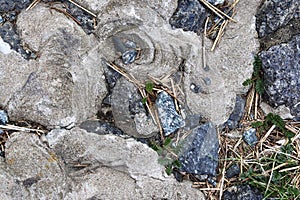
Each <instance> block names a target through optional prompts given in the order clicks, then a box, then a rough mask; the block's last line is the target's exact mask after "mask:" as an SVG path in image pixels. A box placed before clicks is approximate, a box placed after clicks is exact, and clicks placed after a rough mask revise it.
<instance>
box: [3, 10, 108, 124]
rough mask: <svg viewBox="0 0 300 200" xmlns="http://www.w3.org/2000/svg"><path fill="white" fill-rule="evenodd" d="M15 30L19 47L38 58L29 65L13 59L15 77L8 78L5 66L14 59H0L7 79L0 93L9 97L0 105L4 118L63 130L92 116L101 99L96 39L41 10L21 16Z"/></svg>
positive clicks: (102, 89)
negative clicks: (21, 44) (30, 50)
mask: <svg viewBox="0 0 300 200" xmlns="http://www.w3.org/2000/svg"><path fill="white" fill-rule="evenodd" d="M29 22H30V23H29ZM17 27H18V29H19V32H20V35H21V37H22V39H23V40H24V42H26V43H27V44H29V45H30V47H31V48H33V49H34V50H36V51H38V52H39V58H38V59H37V60H36V61H30V62H28V61H24V60H21V58H19V60H20V63H18V62H17V63H16V62H15V61H14V63H13V64H14V65H15V66H14V68H16V69H18V71H15V70H14V71H13V72H11V73H10V72H9V70H11V65H12V64H10V65H9V62H12V61H13V60H16V59H18V57H19V56H18V55H15V53H13V52H12V53H10V54H8V55H6V56H7V57H8V58H9V57H10V60H8V58H4V61H5V62H4V64H3V63H1V68H2V69H3V70H4V71H5V70H6V71H7V74H11V76H10V77H8V78H4V80H3V79H1V86H2V87H5V89H4V88H3V90H4V91H6V93H7V97H11V98H10V99H9V102H8V103H7V101H8V100H7V99H4V101H3V102H1V104H3V105H6V106H7V108H8V113H9V116H10V118H11V119H12V120H20V119H26V120H30V121H34V122H37V123H40V124H43V125H45V126H48V127H56V126H60V127H67V126H73V125H74V123H78V122H81V121H83V120H86V118H88V117H91V116H93V115H94V114H95V113H96V112H97V108H98V106H99V105H100V103H101V101H102V99H103V98H104V95H105V93H106V87H105V82H104V80H103V79H102V78H101V76H102V69H101V68H100V67H99V63H100V58H99V57H98V56H97V55H98V52H97V51H98V50H97V49H95V48H94V44H95V43H96V42H97V41H96V38H95V37H94V36H92V35H90V36H87V35H86V34H85V33H84V32H83V30H82V29H81V28H80V27H79V26H78V25H76V24H75V23H74V22H73V21H71V20H69V19H68V18H66V17H65V16H64V15H62V14H60V13H58V12H51V11H50V10H49V9H48V8H45V7H43V6H37V7H36V8H34V9H32V10H30V11H23V12H22V13H21V14H20V15H19V16H18V21H17ZM1 56H2V55H1ZM22 66H23V67H22ZM22 68H23V70H21V69H22ZM19 69H20V71H19ZM16 77H21V79H19V78H16ZM13 78H14V79H13ZM12 79H13V80H12ZM16 79H18V80H20V81H17V82H16V81H15V80H16ZM9 80H10V81H11V82H13V83H12V85H10V83H11V82H10V83H9V82H8V81H9ZM4 81H5V82H4ZM2 82H3V83H2ZM4 96H5V95H4ZM2 98H3V97H2Z"/></svg>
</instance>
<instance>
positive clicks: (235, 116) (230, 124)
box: [224, 95, 245, 130]
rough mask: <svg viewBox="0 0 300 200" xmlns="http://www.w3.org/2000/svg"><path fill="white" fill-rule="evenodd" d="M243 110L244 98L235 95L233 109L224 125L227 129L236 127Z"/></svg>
mask: <svg viewBox="0 0 300 200" xmlns="http://www.w3.org/2000/svg"><path fill="white" fill-rule="evenodd" d="M244 111H245V100H244V99H243V98H242V97H241V96H240V95H237V96H236V100H235V106H234V110H233V112H232V113H231V115H230V116H229V119H228V120H227V122H225V124H224V126H225V127H227V128H229V129H231V130H232V129H235V128H237V127H238V124H239V122H240V120H241V119H242V117H243V114H244Z"/></svg>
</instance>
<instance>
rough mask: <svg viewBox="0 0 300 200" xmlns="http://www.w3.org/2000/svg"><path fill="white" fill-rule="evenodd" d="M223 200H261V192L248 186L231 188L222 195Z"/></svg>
mask: <svg viewBox="0 0 300 200" xmlns="http://www.w3.org/2000/svg"><path fill="white" fill-rule="evenodd" d="M222 199H224V200H232V199H235V200H262V199H263V195H262V194H261V192H260V191H259V190H258V189H256V188H253V187H251V186H249V185H238V186H232V187H230V188H229V189H228V190H226V191H225V192H224V193H223V197H222Z"/></svg>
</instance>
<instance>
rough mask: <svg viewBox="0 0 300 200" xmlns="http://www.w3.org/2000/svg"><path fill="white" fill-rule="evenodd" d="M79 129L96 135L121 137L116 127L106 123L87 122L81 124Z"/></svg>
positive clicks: (121, 133) (120, 132) (120, 131)
mask: <svg viewBox="0 0 300 200" xmlns="http://www.w3.org/2000/svg"><path fill="white" fill-rule="evenodd" d="M79 127H80V128H81V129H84V130H86V131H87V132H89V133H97V134H100V135H104V134H114V135H123V134H124V133H123V131H122V130H120V129H119V128H118V127H115V126H114V125H113V124H111V123H108V122H102V121H99V120H87V121H84V122H82V123H81V124H80V125H79Z"/></svg>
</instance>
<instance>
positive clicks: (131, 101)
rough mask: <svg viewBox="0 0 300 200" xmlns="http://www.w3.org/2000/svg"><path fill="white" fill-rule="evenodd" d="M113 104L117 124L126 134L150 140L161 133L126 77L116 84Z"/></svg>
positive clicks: (135, 89)
mask: <svg viewBox="0 0 300 200" xmlns="http://www.w3.org/2000/svg"><path fill="white" fill-rule="evenodd" d="M111 103H112V112H113V116H114V120H115V124H116V126H117V127H118V128H120V129H121V130H122V131H124V132H125V133H126V134H128V135H132V136H134V137H136V138H149V137H152V136H154V135H156V134H157V133H158V132H159V130H158V127H157V126H156V125H155V123H154V121H153V120H152V118H151V116H150V115H149V114H148V113H147V112H146V109H145V107H144V105H143V103H142V97H141V95H140V94H139V93H138V90H137V88H136V87H135V86H134V85H133V84H132V83H131V82H129V81H127V80H126V79H125V78H124V77H122V78H120V79H119V80H118V82H117V83H116V85H115V87H114V89H113V92H112V95H111Z"/></svg>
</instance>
